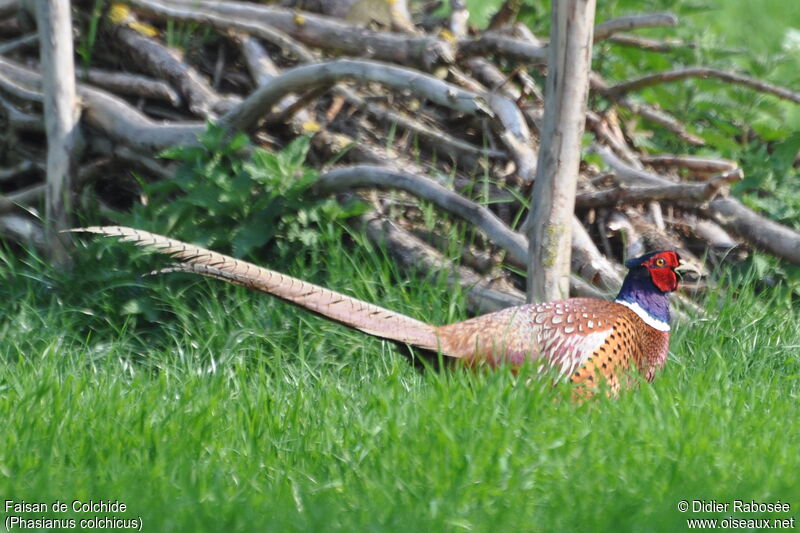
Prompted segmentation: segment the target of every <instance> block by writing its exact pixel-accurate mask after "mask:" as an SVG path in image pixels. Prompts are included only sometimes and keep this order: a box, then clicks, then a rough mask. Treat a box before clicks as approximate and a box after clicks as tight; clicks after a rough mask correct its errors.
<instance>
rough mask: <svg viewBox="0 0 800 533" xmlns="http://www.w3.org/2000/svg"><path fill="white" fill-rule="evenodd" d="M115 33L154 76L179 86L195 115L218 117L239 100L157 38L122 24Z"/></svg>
mask: <svg viewBox="0 0 800 533" xmlns="http://www.w3.org/2000/svg"><path fill="white" fill-rule="evenodd" d="M114 36H115V42H116V43H119V44H120V45H122V48H123V50H124V51H125V52H126V53H127V54H128V55H130V56H131V57H132V58H133V59H134V61H136V63H137V64H138V65H140V66H141V67H142V68H143V69H145V70H147V71H148V72H150V73H151V74H152V75H154V76H157V77H160V78H165V79H167V80H169V81H170V83H172V84H173V85H174V86H175V87H177V88H178V91H179V92H180V94H181V95H182V96H183V97H184V98H186V101H187V104H188V105H189V109H190V110H191V111H192V113H194V114H195V115H197V116H199V117H203V118H209V117H214V116H216V114H217V113H224V112H225V111H227V110H229V109H230V108H231V107H233V106H234V105H235V104H236V102H237V101H238V100H239V99H238V98H233V97H228V98H224V97H222V96H220V95H219V94H217V92H216V91H215V90H214V89H213V88H212V87H211V85H210V84H209V83H208V82H207V81H206V80H205V79H204V78H203V76H202V75H201V74H200V73H199V72H197V70H196V69H194V68H193V67H191V66H189V65H188V64H186V62H185V61H183V60H182V58H180V57H178V55H177V53H176V52H175V51H174V50H171V49H169V48H167V47H166V46H164V45H163V44H161V43H160V42H158V41H156V40H155V39H153V38H151V37H148V36H146V35H143V34H141V33H139V32H138V31H135V30H132V29H130V28H128V27H124V26H118V27H117V28H116V29H115V31H114Z"/></svg>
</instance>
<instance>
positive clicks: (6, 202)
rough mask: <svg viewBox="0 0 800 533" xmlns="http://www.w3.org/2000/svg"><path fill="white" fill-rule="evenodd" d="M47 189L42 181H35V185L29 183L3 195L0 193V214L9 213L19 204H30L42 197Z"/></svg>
mask: <svg viewBox="0 0 800 533" xmlns="http://www.w3.org/2000/svg"><path fill="white" fill-rule="evenodd" d="M46 190H47V185H46V184H44V183H37V184H36V185H29V186H28V187H25V188H24V189H20V190H18V191H15V192H13V193H11V194H7V195H5V196H2V195H0V215H5V214H7V213H10V212H12V211H14V210H16V209H18V208H19V207H20V206H25V205H30V204H32V203H34V202H37V201H39V200H41V199H42V198H44V193H45V191H46Z"/></svg>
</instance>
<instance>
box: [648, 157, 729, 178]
mask: <svg viewBox="0 0 800 533" xmlns="http://www.w3.org/2000/svg"><path fill="white" fill-rule="evenodd" d="M639 160H640V161H641V162H642V163H644V164H646V165H651V166H654V167H679V168H685V169H687V170H689V171H690V172H692V173H693V174H701V175H714V174H718V173H720V172H729V171H731V170H734V169H736V168H737V166H738V165H737V163H736V162H735V161H731V160H729V159H720V158H711V157H697V156H691V155H675V154H659V155H643V156H642V157H640V158H639Z"/></svg>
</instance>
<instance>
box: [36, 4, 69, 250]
mask: <svg viewBox="0 0 800 533" xmlns="http://www.w3.org/2000/svg"><path fill="white" fill-rule="evenodd" d="M36 20H37V25H38V27H39V41H40V57H41V64H42V89H43V92H44V116H45V129H46V132H47V190H46V193H45V204H46V222H47V234H46V235H47V250H48V253H49V254H50V259H51V260H52V261H54V262H56V263H58V264H63V263H65V262H67V260H68V257H67V253H66V246H65V245H66V243H67V237H66V236H65V235H64V234H59V231H60V230H63V229H68V228H69V227H70V223H69V215H70V211H71V204H72V201H71V195H72V174H73V172H74V168H75V167H74V161H73V155H74V154H73V152H74V150H75V148H76V146H77V145H78V137H79V134H78V111H77V100H76V98H75V67H74V62H73V53H72V19H71V15H70V3H69V2H67V1H66V0H37V1H36Z"/></svg>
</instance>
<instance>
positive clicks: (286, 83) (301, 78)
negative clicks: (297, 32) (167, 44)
mask: <svg viewBox="0 0 800 533" xmlns="http://www.w3.org/2000/svg"><path fill="white" fill-rule="evenodd" d="M346 79H354V80H358V81H361V82H368V81H372V82H376V83H382V84H384V85H386V86H388V87H391V88H393V89H396V90H401V91H411V92H413V93H415V94H416V95H417V96H419V97H420V98H425V99H427V100H430V101H432V102H434V103H436V104H439V105H441V106H444V107H448V108H450V109H454V110H456V111H461V112H464V113H469V114H479V113H484V114H491V113H490V112H489V111H488V108H487V107H486V104H485V103H483V102H482V99H481V98H480V97H479V96H478V95H476V94H475V93H472V92H469V91H465V90H464V89H461V88H459V87H456V86H455V85H452V84H449V83H446V82H444V81H442V80H439V79H437V78H434V77H433V76H429V75H427V74H424V73H422V72H419V71H418V70H412V69H408V68H403V67H397V66H394V65H388V64H385V63H378V62H375V61H365V60H355V59H337V60H334V61H326V62H323V63H315V64H312V65H301V66H299V67H295V68H292V69H289V70H287V71H286V72H284V73H283V74H281V75H280V76H278V77H277V78H275V79H273V80H272V81H271V82H269V83H268V84H266V85H264V86H262V87H260V88H259V89H258V90H256V91H255V92H253V93H252V94H251V95H250V96H249V97H247V98H246V99H245V100H244V101H243V102H242V103H241V104H240V105H238V106H237V107H235V108H234V109H232V110H231V111H230V112H228V113H227V114H225V116H223V117H222V118H221V119H220V121H219V122H220V123H221V124H223V125H224V126H225V127H227V128H229V129H231V130H249V129H250V128H252V127H253V126H254V125H255V124H256V122H257V121H258V120H259V118H260V117H262V116H263V115H264V114H266V113H269V112H270V111H271V110H272V107H273V106H274V105H275V104H276V103H277V102H278V101H280V99H281V98H283V97H284V96H285V95H287V94H289V93H291V92H304V91H307V90H310V89H313V88H316V87H320V86H326V85H333V84H334V83H336V82H339V81H342V80H346Z"/></svg>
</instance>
